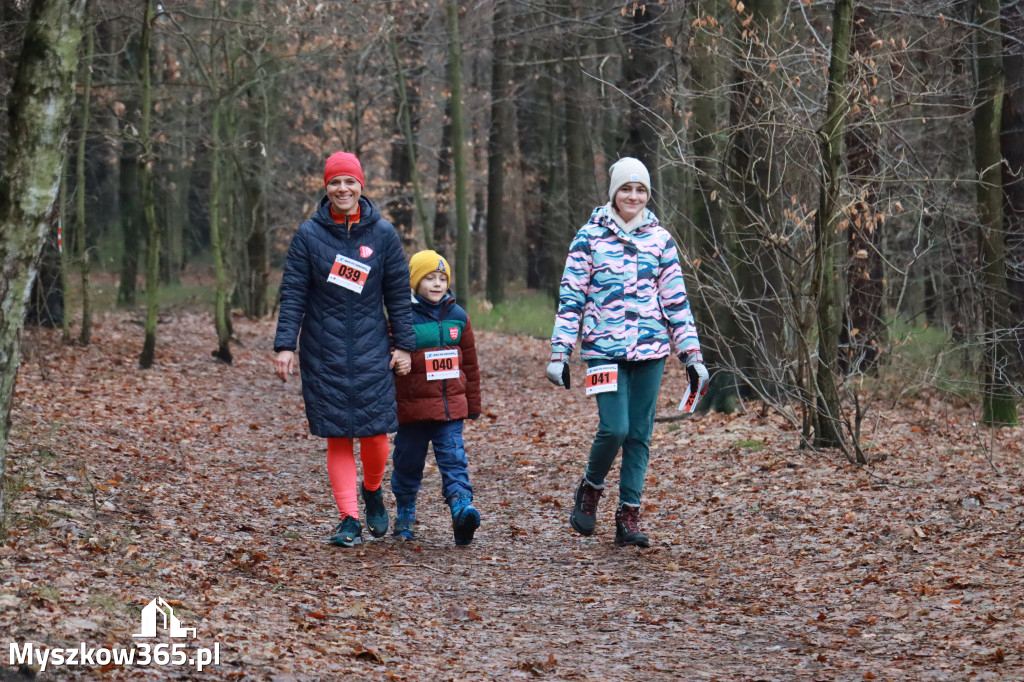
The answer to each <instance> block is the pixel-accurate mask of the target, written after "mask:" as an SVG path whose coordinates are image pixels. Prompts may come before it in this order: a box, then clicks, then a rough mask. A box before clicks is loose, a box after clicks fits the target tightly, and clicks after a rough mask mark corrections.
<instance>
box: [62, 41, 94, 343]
mask: <svg viewBox="0 0 1024 682" xmlns="http://www.w3.org/2000/svg"><path fill="white" fill-rule="evenodd" d="M93 46H94V43H93V29H92V27H89V26H87V27H86V29H85V55H84V56H85V59H84V61H85V64H84V68H83V69H82V101H81V102H80V103H79V121H80V122H81V126H80V130H79V132H78V152H77V154H76V157H75V178H76V180H75V240H74V250H75V258H77V259H78V267H79V274H80V275H81V286H82V328H81V330H80V332H79V334H78V342H79V343H80V344H82V345H83V346H88V345H89V342H90V341H91V340H92V292H91V290H90V289H91V288H90V286H89V275H90V273H91V272H92V267H91V264H90V260H89V243H88V239H86V219H85V187H86V182H85V142H86V139H87V138H88V137H89V106H90V102H91V100H92V59H93V52H94V49H93ZM65 315H67V316H68V317H70V315H71V311H70V310H66V311H65Z"/></svg>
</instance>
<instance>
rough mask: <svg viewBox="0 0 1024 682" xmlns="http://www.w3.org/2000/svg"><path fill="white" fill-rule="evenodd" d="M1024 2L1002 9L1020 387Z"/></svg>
mask: <svg viewBox="0 0 1024 682" xmlns="http://www.w3.org/2000/svg"><path fill="white" fill-rule="evenodd" d="M1022 35H1024V3H1019V2H1016V3H1010V4H1006V5H1005V6H1004V7H1003V73H1004V74H1005V77H1006V92H1005V94H1004V95H1003V111H1002V119H1001V120H1000V125H1001V126H1002V131H1001V135H1000V148H1001V149H1002V154H1003V196H1004V200H1003V222H1004V223H1005V225H1006V249H1007V253H1006V276H1007V281H1006V286H1007V289H1008V290H1009V293H1010V306H1009V307H1010V319H1011V320H1013V321H1014V322H1015V327H1014V332H1013V334H1012V336H1011V338H1010V342H1011V350H1012V351H1014V360H1015V367H1014V374H1015V377H1016V383H1017V385H1022V384H1024V45H1021V43H1020V41H1019V37H1020V36H1022Z"/></svg>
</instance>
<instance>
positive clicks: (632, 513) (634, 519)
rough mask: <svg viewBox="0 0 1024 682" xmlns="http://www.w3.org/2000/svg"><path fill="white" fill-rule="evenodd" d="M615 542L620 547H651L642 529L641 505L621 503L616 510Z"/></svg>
mask: <svg viewBox="0 0 1024 682" xmlns="http://www.w3.org/2000/svg"><path fill="white" fill-rule="evenodd" d="M615 544H616V545H619V546H620V547H650V546H651V543H650V541H649V540H648V539H647V536H646V535H645V534H644V532H643V531H642V530H640V507H633V506H630V505H628V504H621V505H619V508H618V509H616V510H615Z"/></svg>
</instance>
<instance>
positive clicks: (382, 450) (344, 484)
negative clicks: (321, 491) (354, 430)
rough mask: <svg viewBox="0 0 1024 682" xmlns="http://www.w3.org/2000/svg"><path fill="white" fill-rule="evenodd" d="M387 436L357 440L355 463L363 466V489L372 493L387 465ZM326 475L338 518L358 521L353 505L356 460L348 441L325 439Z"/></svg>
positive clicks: (356, 506) (354, 502) (356, 507)
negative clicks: (339, 514) (357, 455)
mask: <svg viewBox="0 0 1024 682" xmlns="http://www.w3.org/2000/svg"><path fill="white" fill-rule="evenodd" d="M388 449H389V446H388V435H387V434H386V433H382V434H379V435H377V436H371V437H369V438H360V439H359V459H360V460H362V462H363V487H365V488H366V489H367V490H370V491H373V490H377V489H379V488H380V483H381V480H382V479H383V478H384V467H385V466H386V465H387V463H388ZM327 474H328V475H329V476H330V477H331V490H332V491H333V492H334V501H335V502H336V503H337V504H338V511H339V512H341V518H345V517H346V516H351V517H353V518H356V519H358V518H359V506H358V505H357V504H356V457H355V454H354V453H353V451H352V439H351V438H328V439H327Z"/></svg>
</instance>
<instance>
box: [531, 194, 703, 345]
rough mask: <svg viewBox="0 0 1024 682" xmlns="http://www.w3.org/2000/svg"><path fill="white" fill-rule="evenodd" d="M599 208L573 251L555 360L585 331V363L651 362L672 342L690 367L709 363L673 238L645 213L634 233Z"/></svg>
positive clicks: (564, 285)
mask: <svg viewBox="0 0 1024 682" xmlns="http://www.w3.org/2000/svg"><path fill="white" fill-rule="evenodd" d="M611 210H612V209H611V207H610V206H609V205H605V206H600V207H598V208H596V209H594V212H593V214H592V215H591V216H590V221H589V222H588V223H587V224H586V225H584V226H583V227H582V228H580V230H579V232H577V233H576V237H575V238H574V239H573V241H572V244H571V245H570V246H569V255H568V258H567V259H566V262H565V270H564V272H563V273H562V282H561V286H560V288H559V294H558V313H557V315H556V317H555V328H554V331H553V332H552V334H551V351H552V356H553V357H554V356H556V355H559V354H564V357H565V358H568V356H569V355H570V354H571V353H572V350H573V346H575V344H576V337H577V334H578V333H579V330H580V322H581V320H582V324H583V341H582V345H581V348H580V351H581V353H582V355H583V359H585V360H591V359H607V360H618V361H623V360H625V361H634V360H653V359H656V358H663V357H666V356H667V355H668V354H669V340H670V335H671V342H672V343H673V344H674V345H675V348H676V353H677V354H678V355H679V356H680V357H681V358H682V359H683V360H684V361H685V360H686V359H687V358H688V357H690V356H691V354H696V358H695V359H696V360H698V361H701V362H703V358H702V356H701V352H700V341H699V340H698V338H697V329H696V327H695V325H694V321H693V314H692V313H691V312H690V304H689V302H688V301H687V298H686V286H685V284H684V283H683V272H682V269H681V268H680V266H679V256H678V254H677V252H676V246H675V243H674V242H673V241H672V237H671V235H669V233H668V231H666V230H665V228H663V227H661V225H660V224H659V223H658V218H657V216H655V215H654V213H652V212H651V211H649V210H647V209H644V216H643V219H642V220H641V222H640V224H639V225H638V226H637V227H636V229H635V230H634V231H633V232H632V233H627V232H626V231H624V230H623V229H622V228H621V227H620V226H619V225H618V224H616V223H615V221H614V220H613V219H612V218H611V215H610V211H611Z"/></svg>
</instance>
